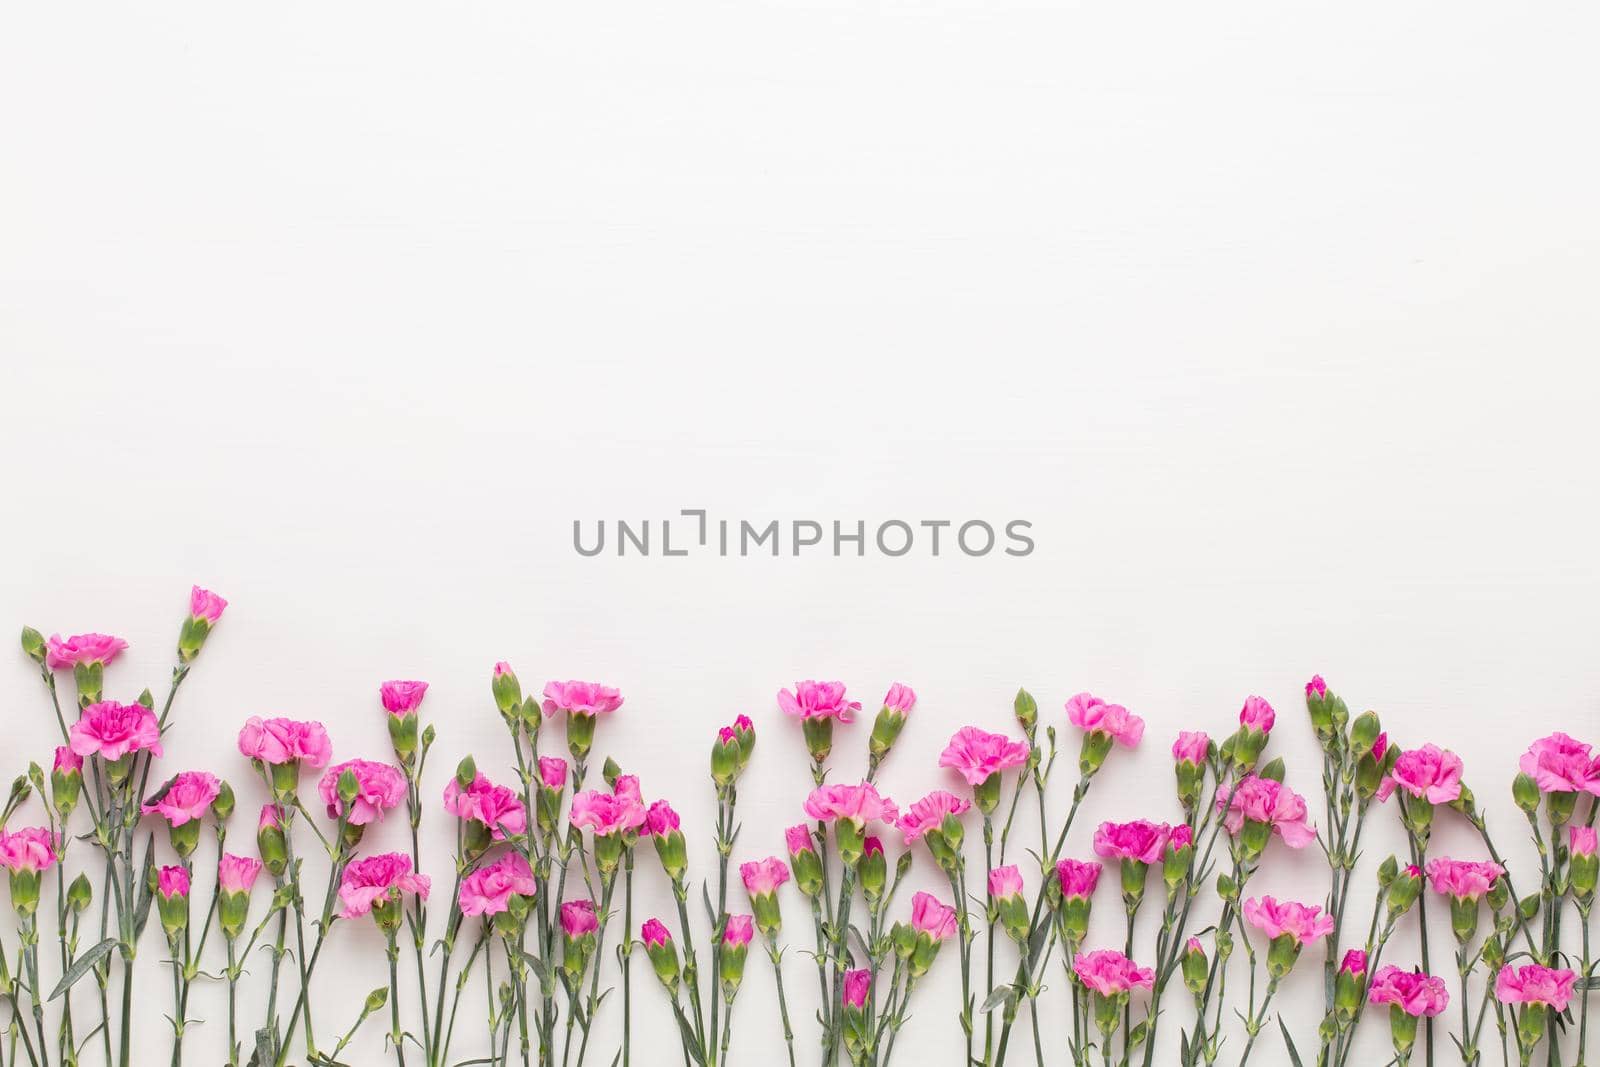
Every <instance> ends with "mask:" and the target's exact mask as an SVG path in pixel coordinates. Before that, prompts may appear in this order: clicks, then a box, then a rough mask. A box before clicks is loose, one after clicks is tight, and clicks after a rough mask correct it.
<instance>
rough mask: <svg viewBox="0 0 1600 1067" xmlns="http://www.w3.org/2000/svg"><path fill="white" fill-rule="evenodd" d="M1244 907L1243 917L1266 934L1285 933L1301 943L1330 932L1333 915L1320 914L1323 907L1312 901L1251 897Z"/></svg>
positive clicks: (1274, 936) (1278, 935) (1331, 931)
mask: <svg viewBox="0 0 1600 1067" xmlns="http://www.w3.org/2000/svg"><path fill="white" fill-rule="evenodd" d="M1243 911H1244V917H1245V920H1246V921H1247V922H1249V923H1250V925H1251V926H1254V927H1255V928H1256V929H1258V930H1260V931H1261V932H1262V933H1264V934H1266V935H1267V936H1268V937H1273V938H1276V937H1282V936H1283V935H1285V934H1288V935H1289V936H1290V937H1292V938H1294V940H1295V942H1296V943H1298V944H1301V945H1304V944H1305V943H1306V942H1308V941H1315V940H1316V939H1317V938H1319V937H1327V936H1328V935H1329V934H1331V933H1333V916H1332V915H1323V914H1322V909H1321V908H1319V907H1317V906H1316V905H1314V904H1298V903H1296V902H1295V901H1292V900H1285V901H1283V902H1282V903H1279V902H1278V901H1276V900H1274V899H1273V898H1272V897H1261V898H1259V899H1257V898H1255V897H1251V898H1249V899H1248V900H1246V901H1245V902H1244V909H1243Z"/></svg>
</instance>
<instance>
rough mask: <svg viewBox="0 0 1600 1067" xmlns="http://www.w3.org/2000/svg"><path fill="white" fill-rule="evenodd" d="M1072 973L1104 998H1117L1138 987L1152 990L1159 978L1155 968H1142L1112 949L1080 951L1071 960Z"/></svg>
mask: <svg viewBox="0 0 1600 1067" xmlns="http://www.w3.org/2000/svg"><path fill="white" fill-rule="evenodd" d="M1072 973H1074V974H1076V975H1077V976H1078V981H1080V982H1082V983H1083V984H1084V986H1085V987H1087V988H1089V989H1092V990H1093V991H1094V992H1096V993H1099V994H1100V995H1101V996H1103V997H1114V996H1116V995H1118V994H1119V993H1125V992H1127V991H1128V990H1130V989H1134V988H1136V987H1137V988H1139V989H1149V988H1150V987H1151V986H1153V985H1154V984H1155V980H1156V972H1155V971H1154V970H1152V969H1150V968H1149V967H1140V966H1139V965H1137V964H1136V963H1134V962H1133V961H1132V960H1130V959H1129V958H1128V957H1126V956H1124V955H1123V954H1122V953H1120V952H1117V951H1115V950H1113V949H1100V950H1099V951H1097V952H1082V953H1079V954H1078V956H1077V958H1076V959H1074V960H1073V961H1072Z"/></svg>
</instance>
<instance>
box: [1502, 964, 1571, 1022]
mask: <svg viewBox="0 0 1600 1067" xmlns="http://www.w3.org/2000/svg"><path fill="white" fill-rule="evenodd" d="M1577 980H1578V976H1577V975H1576V974H1574V973H1573V972H1572V971H1569V970H1567V969H1565V968H1557V967H1545V966H1543V965H1541V964H1538V963H1526V964H1523V965H1522V966H1521V967H1514V966H1512V965H1511V964H1509V963H1508V964H1506V965H1505V966H1504V967H1502V968H1500V973H1499V974H1498V975H1496V976H1495V980H1494V996H1495V999H1496V1000H1498V1001H1499V1002H1500V1003H1502V1004H1548V1005H1550V1007H1552V1008H1554V1009H1555V1010H1556V1011H1566V1010H1567V1003H1568V1002H1569V1001H1570V1000H1571V999H1572V988H1573V986H1574V984H1576V982H1577Z"/></svg>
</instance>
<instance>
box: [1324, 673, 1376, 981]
mask: <svg viewBox="0 0 1600 1067" xmlns="http://www.w3.org/2000/svg"><path fill="white" fill-rule="evenodd" d="M1318 681H1321V679H1318ZM1339 970H1341V971H1343V972H1345V973H1346V974H1354V975H1362V974H1366V973H1367V954H1366V953H1365V952H1363V951H1361V950H1360V949H1359V948H1353V949H1351V950H1350V951H1349V952H1346V953H1345V954H1344V959H1342V960H1340V961H1339Z"/></svg>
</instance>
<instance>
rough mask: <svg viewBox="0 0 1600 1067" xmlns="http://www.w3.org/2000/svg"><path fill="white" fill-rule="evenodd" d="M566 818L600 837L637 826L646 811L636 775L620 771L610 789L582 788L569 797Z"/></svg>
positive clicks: (643, 819)
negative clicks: (606, 790)
mask: <svg viewBox="0 0 1600 1067" xmlns="http://www.w3.org/2000/svg"><path fill="white" fill-rule="evenodd" d="M567 818H568V820H569V821H570V822H571V823H572V825H573V826H576V827H578V828H580V829H582V828H583V827H588V828H589V829H591V830H593V831H594V832H595V834H596V836H599V837H609V836H611V835H612V834H615V833H624V832H627V831H630V830H637V829H639V827H641V826H643V825H644V824H645V818H646V812H645V806H644V802H643V801H642V800H641V799H640V798H639V789H638V779H637V778H634V777H633V776H632V775H622V776H621V777H619V778H618V779H617V784H616V786H615V787H614V788H613V790H612V791H611V792H610V793H602V792H601V791H600V790H598V789H585V790H584V791H583V792H581V793H578V794H577V795H576V796H574V797H573V798H572V811H571V813H570V814H569V815H568V816H567Z"/></svg>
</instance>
